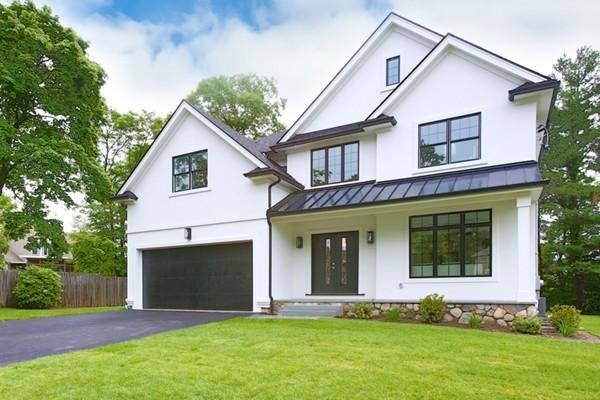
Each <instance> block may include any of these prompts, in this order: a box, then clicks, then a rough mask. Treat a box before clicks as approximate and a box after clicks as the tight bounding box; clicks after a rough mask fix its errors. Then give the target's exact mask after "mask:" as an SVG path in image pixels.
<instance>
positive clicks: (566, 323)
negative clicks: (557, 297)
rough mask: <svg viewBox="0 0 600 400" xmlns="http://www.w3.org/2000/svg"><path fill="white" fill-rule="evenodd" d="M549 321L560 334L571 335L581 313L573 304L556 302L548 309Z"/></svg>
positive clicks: (574, 330) (579, 319)
mask: <svg viewBox="0 0 600 400" xmlns="http://www.w3.org/2000/svg"><path fill="white" fill-rule="evenodd" d="M550 322H551V323H552V326H554V327H555V328H556V329H557V330H558V331H559V332H560V334H561V335H563V336H573V335H574V334H575V332H577V328H579V323H580V322H581V313H580V311H579V310H578V309H576V308H575V307H574V306H567V305H560V304H557V305H555V306H553V307H552V308H551V309H550Z"/></svg>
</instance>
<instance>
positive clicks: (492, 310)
mask: <svg viewBox="0 0 600 400" xmlns="http://www.w3.org/2000/svg"><path fill="white" fill-rule="evenodd" d="M285 303H286V302H279V301H276V302H275V304H274V306H275V307H274V308H275V313H278V312H279V310H280V309H281V307H282V306H283V305H285ZM294 303H295V304H298V302H294ZM306 303H307V304H332V302H327V303H325V302H323V303H319V302H308V301H307V302H306ZM335 303H337V304H339V303H341V304H342V307H343V310H344V316H346V317H352V307H353V306H354V304H359V303H371V304H373V317H374V318H376V317H379V316H380V315H381V313H383V312H385V311H387V310H389V309H390V308H393V307H397V308H403V309H405V310H406V317H405V318H409V319H415V320H419V319H421V315H420V314H419V306H420V303H399V302H356V303H346V302H335ZM473 312H477V313H479V314H480V315H481V316H482V317H483V322H484V323H485V324H491V323H494V324H496V325H498V326H503V327H510V326H512V321H513V319H515V317H517V316H521V317H532V316H536V315H538V310H537V308H536V307H535V305H534V304H491V303H464V302H463V303H451V302H448V303H447V309H446V313H445V314H444V316H443V317H442V321H443V322H458V323H459V324H468V323H469V317H470V316H471V314H472V313H473Z"/></svg>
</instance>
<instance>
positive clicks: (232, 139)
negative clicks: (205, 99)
mask: <svg viewBox="0 0 600 400" xmlns="http://www.w3.org/2000/svg"><path fill="white" fill-rule="evenodd" d="M184 112H188V113H190V114H191V115H193V116H195V117H196V118H198V119H200V120H201V121H202V122H204V124H205V125H206V126H207V127H209V128H211V129H212V130H213V131H214V132H215V133H216V134H218V135H219V136H221V137H223V138H224V139H225V140H226V141H227V142H228V143H229V144H230V145H232V147H234V148H235V149H236V150H238V151H239V152H240V153H241V154H242V155H244V156H245V157H246V158H247V159H248V160H250V161H251V162H252V163H253V164H254V165H255V166H256V167H257V168H268V169H270V170H273V171H275V172H276V174H277V175H278V176H280V178H281V179H282V180H283V181H285V182H288V183H290V184H291V185H292V186H294V187H298V186H297V184H298V182H297V181H296V180H295V179H294V178H292V177H291V176H290V175H289V174H288V173H287V172H286V171H285V170H284V169H283V168H282V167H281V166H280V165H278V164H277V163H275V162H273V161H271V160H269V159H268V158H267V157H266V156H265V154H263V151H262V150H263V149H266V148H267V147H266V144H268V143H269V142H270V141H272V140H274V139H275V138H274V139H269V140H266V139H263V140H265V141H264V142H262V141H259V142H255V141H253V140H251V139H248V138H247V137H246V136H244V135H243V134H242V133H240V132H238V131H236V130H235V129H233V128H231V127H230V126H228V125H226V124H224V123H223V122H221V121H220V120H219V119H218V118H216V117H214V116H213V115H212V114H210V113H209V112H207V111H206V110H203V109H201V108H200V107H196V106H195V105H193V104H191V103H189V102H188V101H186V100H182V101H181V102H180V103H179V105H178V106H177V108H176V109H175V112H173V114H172V115H171V117H169V119H168V120H167V122H166V123H165V125H164V126H163V128H162V129H161V131H160V133H159V134H158V135H157V136H156V138H155V139H154V141H153V142H152V143H151V145H150V147H148V149H147V150H146V152H145V153H144V155H143V156H142V158H141V159H140V160H139V161H138V163H137V164H136V166H135V167H134V169H133V171H132V172H131V173H130V174H129V176H128V177H127V179H126V180H125V182H123V184H122V185H121V187H120V188H119V191H118V192H117V195H116V196H115V197H114V200H116V201H123V200H125V201H127V200H137V196H136V195H135V194H134V193H133V192H131V191H130V190H128V188H129V186H130V185H131V183H133V182H134V181H135V179H136V178H137V176H138V175H139V174H140V171H141V170H142V169H143V168H144V165H145V164H146V163H147V162H148V160H149V159H150V158H151V157H152V155H153V153H154V152H155V151H156V150H157V148H158V147H159V146H160V144H161V143H162V141H164V140H165V137H166V133H165V132H168V131H169V130H171V129H172V128H173V127H174V126H176V125H177V124H178V122H179V120H180V118H181V116H182V115H183V113H184ZM261 142H262V143H261ZM240 173H242V171H240ZM127 192H129V193H131V195H133V197H135V199H133V197H132V196H130V195H126V193H127Z"/></svg>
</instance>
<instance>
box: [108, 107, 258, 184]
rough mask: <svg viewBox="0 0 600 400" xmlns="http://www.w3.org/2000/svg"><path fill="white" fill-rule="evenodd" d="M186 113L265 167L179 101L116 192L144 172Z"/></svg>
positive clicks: (208, 121)
mask: <svg viewBox="0 0 600 400" xmlns="http://www.w3.org/2000/svg"><path fill="white" fill-rule="evenodd" d="M186 112H187V114H190V115H192V116H194V117H196V119H198V120H199V121H200V122H202V123H203V124H204V125H205V126H206V127H207V128H209V129H210V130H211V131H213V132H214V133H216V134H217V135H218V136H219V137H220V138H221V139H223V140H224V141H225V142H227V143H228V144H229V145H230V146H232V147H233V148H235V149H236V150H237V151H238V152H240V154H242V155H243V156H244V157H245V158H247V159H248V160H249V161H250V162H252V163H253V164H254V165H256V166H257V167H261V168H262V167H266V166H267V165H266V164H264V163H263V162H262V161H261V160H259V159H258V158H257V157H256V156H254V155H253V154H252V153H250V152H249V151H248V150H246V149H245V148H244V147H243V146H241V145H240V144H239V143H237V142H236V141H235V140H233V139H232V138H230V137H229V136H228V135H227V134H226V133H225V132H223V131H222V130H221V129H220V128H219V127H218V126H216V125H215V124H213V123H212V122H211V121H210V120H208V119H207V118H205V117H204V116H203V115H202V114H200V113H199V112H198V111H197V110H195V109H194V108H193V107H192V106H190V105H189V104H187V103H186V102H185V101H182V102H181V103H179V106H178V107H177V109H176V110H175V112H174V113H173V116H172V117H171V119H170V120H169V122H168V123H167V125H165V126H164V128H163V129H162V131H161V132H160V133H159V134H158V136H157V138H156V140H155V141H154V142H153V143H152V144H151V146H150V148H149V149H148V151H147V152H146V154H144V156H143V157H142V159H141V160H140V162H139V164H138V165H137V166H136V168H135V169H134V171H133V172H132V173H131V175H130V176H129V178H127V180H126V181H125V183H124V184H123V186H121V189H120V190H119V193H118V194H122V193H124V192H125V191H127V190H128V189H129V188H130V187H131V186H132V185H133V184H135V182H136V181H137V180H138V179H139V178H140V177H141V176H143V174H144V170H145V169H146V164H148V163H151V162H152V160H153V159H154V157H155V155H156V154H157V153H158V152H159V151H160V149H161V148H162V147H163V146H164V145H165V144H166V143H168V141H169V140H170V138H171V137H172V134H171V131H174V130H175V129H176V128H177V127H178V126H179V124H181V122H182V121H183V119H184V117H185V116H186Z"/></svg>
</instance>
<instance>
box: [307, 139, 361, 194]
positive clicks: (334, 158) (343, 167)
mask: <svg viewBox="0 0 600 400" xmlns="http://www.w3.org/2000/svg"><path fill="white" fill-rule="evenodd" d="M311 157H312V159H311V161H312V162H311V164H312V165H311V176H312V185H313V186H319V185H326V184H329V183H340V182H349V181H356V180H358V142H354V143H346V144H342V145H338V146H331V147H326V148H323V149H317V150H313V151H312V153H311Z"/></svg>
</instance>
